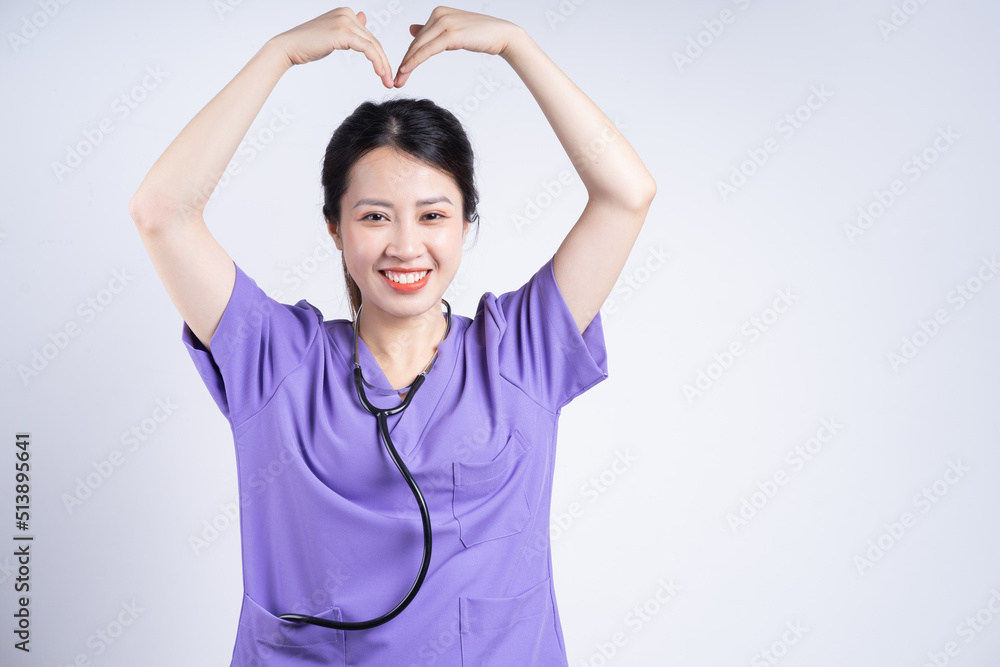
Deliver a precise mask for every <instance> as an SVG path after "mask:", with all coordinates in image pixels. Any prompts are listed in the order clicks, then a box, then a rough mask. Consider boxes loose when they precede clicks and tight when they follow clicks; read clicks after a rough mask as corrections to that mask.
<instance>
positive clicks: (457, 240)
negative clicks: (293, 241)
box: [330, 146, 470, 317]
mask: <svg viewBox="0 0 1000 667" xmlns="http://www.w3.org/2000/svg"><path fill="white" fill-rule="evenodd" d="M469 224H470V223H469V222H467V221H465V220H464V219H463V218H462V195H461V193H460V191H459V189H458V187H457V186H456V185H455V182H454V181H453V180H452V178H451V177H450V176H449V175H448V174H445V173H443V172H440V171H437V170H436V169H434V168H432V167H430V166H428V165H427V164H425V163H423V162H420V161H419V160H417V159H415V158H413V157H411V156H409V155H407V154H405V153H401V152H399V151H396V150H393V149H391V148H387V147H384V146H383V147H379V148H376V149H374V150H372V151H370V152H369V153H367V154H366V155H365V156H364V157H362V158H361V159H360V160H358V161H357V162H356V163H355V164H354V166H353V167H352V168H351V173H350V175H349V178H348V188H347V191H346V192H345V193H344V196H343V198H342V199H341V201H340V225H339V229H337V228H335V227H334V226H333V225H330V228H331V233H332V235H333V238H334V242H335V243H336V244H337V248H338V249H340V250H341V251H342V252H343V253H344V260H345V261H346V263H347V270H348V271H349V272H350V274H351V277H353V278H354V281H355V282H356V283H357V284H358V288H359V289H360V290H361V295H362V300H363V302H364V304H365V312H366V313H368V312H370V311H371V309H379V310H382V311H384V312H385V313H386V314H389V315H392V316H395V317H414V316H418V315H423V314H425V313H427V312H428V311H429V310H431V309H434V312H435V313H438V312H440V310H441V306H440V304H441V297H442V295H443V294H444V293H445V290H447V289H448V286H449V285H450V284H451V281H452V279H453V278H454V277H455V274H456V272H457V271H458V266H459V264H460V263H461V261H462V244H463V242H464V241H465V234H466V233H467V232H468V228H469Z"/></svg>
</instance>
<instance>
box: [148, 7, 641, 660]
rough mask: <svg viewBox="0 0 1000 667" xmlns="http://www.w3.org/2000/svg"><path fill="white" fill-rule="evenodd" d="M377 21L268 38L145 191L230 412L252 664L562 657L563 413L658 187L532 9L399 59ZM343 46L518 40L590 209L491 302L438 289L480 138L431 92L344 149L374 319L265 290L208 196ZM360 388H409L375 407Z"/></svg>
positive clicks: (204, 358) (334, 143) (457, 24)
mask: <svg viewBox="0 0 1000 667" xmlns="http://www.w3.org/2000/svg"><path fill="white" fill-rule="evenodd" d="M365 22H366V18H365V16H364V13H362V12H357V13H355V12H353V11H351V10H350V9H347V8H339V9H335V10H333V11H330V12H327V13H326V14H323V15H322V16H319V17H317V18H315V19H313V20H311V21H308V22H306V23H304V24H302V25H300V26H298V27H296V28H293V29H292V30H289V31H287V32H284V33H281V34H279V35H277V36H276V37H273V38H271V39H270V40H268V42H267V43H266V44H265V45H264V46H263V47H262V48H261V49H260V51H258V53H257V54H256V55H255V56H254V57H253V58H252V59H251V60H250V62H249V63H248V64H247V65H246V66H245V67H244V68H243V69H242V70H241V71H240V72H239V74H237V75H236V77H235V78H234V79H233V80H232V81H231V82H230V83H229V84H228V85H227V86H226V87H225V88H223V90H222V91H221V92H220V93H219V94H218V95H217V96H216V97H215V98H214V99H213V100H212V101H211V102H209V103H208V105H207V106H205V108H204V109H202V110H201V111H200V112H199V113H198V114H197V115H196V116H195V117H194V119H192V120H191V122H190V123H188V125H187V126H186V127H185V128H184V130H183V131H182V132H181V134H180V135H179V136H178V137H177V138H176V139H175V140H174V141H173V142H172V143H171V144H170V146H169V147H168V148H167V150H166V151H165V152H164V154H163V155H162V156H161V157H160V158H159V160H157V162H156V163H155V164H154V165H153V167H152V169H151V170H150V172H149V174H148V175H147V176H146V178H145V180H144V181H143V183H142V185H141V186H140V188H139V190H138V192H137V193H136V194H135V196H134V197H133V199H132V201H131V203H130V212H131V215H132V217H133V219H134V220H135V222H136V225H137V227H138V229H139V231H140V234H141V236H142V240H143V243H144V244H145V247H146V249H147V251H148V252H149V255H150V257H151V259H152V261H153V264H154V265H155V267H156V270H157V272H158V273H159V275H160V277H161V279H162V280H163V283H164V285H165V287H166V289H167V291H168V293H169V294H170V297H171V299H172V300H173V302H174V304H175V305H176V307H177V309H178V311H179V312H180V314H181V316H182V317H183V319H184V325H183V328H182V335H183V340H184V342H185V344H186V345H187V348H188V351H189V353H190V354H191V357H192V359H193V360H194V363H195V365H196V367H197V368H198V370H199V372H200V373H201V375H202V377H203V379H204V380H205V382H206V385H207V386H208V388H209V390H210V392H211V394H212V396H213V398H214V399H215V400H216V402H217V403H218V405H219V407H220V409H221V410H222V412H223V414H224V415H225V416H226V417H227V419H229V421H230V425H231V427H232V430H233V436H234V441H235V445H236V451H237V456H238V464H239V465H238V470H239V482H240V494H241V531H242V540H243V568H244V593H245V594H244V597H243V606H242V611H241V615H240V621H239V628H238V631H237V638H236V646H235V648H234V652H233V661H232V664H233V665H264V664H266V665H278V666H280V665H302V664H330V665H334V664H341V665H344V664H352V665H403V666H405V665H411V664H412V665H427V664H435V665H466V666H469V665H476V666H482V665H489V664H497V665H567V658H566V650H565V646H564V643H563V637H562V630H561V626H560V623H559V615H558V609H557V606H556V601H555V595H554V588H553V579H552V576H551V552H550V550H549V542H548V534H549V533H548V517H549V511H550V504H549V503H550V495H551V490H552V471H553V465H554V460H555V459H554V457H555V435H556V425H557V419H558V416H559V414H560V410H561V409H562V407H563V406H564V405H566V404H567V403H568V402H569V401H570V400H572V398H574V397H575V396H577V395H579V394H580V393H582V392H583V391H586V390H587V389H589V388H590V387H592V386H593V385H595V384H596V383H598V382H600V381H601V380H603V379H604V378H605V377H606V376H607V366H606V358H605V349H604V338H603V330H602V327H601V317H600V313H599V309H600V307H601V305H602V303H603V302H604V300H605V299H606V298H607V296H608V294H609V293H610V291H611V289H612V287H613V286H614V283H615V281H616V280H617V278H618V275H619V274H620V272H621V270H622V267H623V266H624V264H625V261H626V259H627V257H628V254H629V251H630V250H631V248H632V245H633V244H634V242H635V239H636V236H637V235H638V233H639V230H640V227H641V225H642V223H643V221H644V220H645V217H646V212H647V210H648V207H649V205H650V202H651V200H652V197H653V195H654V193H655V184H654V182H653V179H652V177H651V176H650V175H649V173H648V171H647V170H646V169H645V168H644V166H643V164H642V162H641V161H640V160H639V158H638V156H637V155H636V153H635V152H634V151H633V150H632V148H631V147H630V146H629V144H628V142H626V140H625V139H624V137H622V135H621V134H620V133H618V131H617V130H616V129H615V128H614V126H613V125H612V123H611V122H610V121H609V120H608V118H607V117H606V116H605V115H604V114H603V113H602V112H601V111H600V110H599V109H598V108H597V107H596V106H595V105H594V104H593V103H592V102H591V101H590V100H589V99H588V98H587V97H586V96H585V95H584V94H583V93H582V92H581V91H580V90H579V89H578V88H577V87H576V86H575V85H574V84H573V83H572V82H571V81H570V80H569V79H568V78H567V77H566V76H565V75H564V74H563V73H562V72H561V71H560V70H559V69H558V68H557V67H556V66H555V64H553V63H552V61H551V60H549V58H548V57H547V56H546V55H545V54H544V53H543V52H542V50H541V49H540V48H539V46H538V45H537V44H536V43H535V42H534V41H532V39H531V38H530V37H529V36H528V35H527V33H526V32H525V31H524V30H522V29H521V28H520V27H518V26H516V25H514V24H512V23H510V22H507V21H504V20H501V19H497V18H493V17H490V16H484V15H482V14H475V13H472V12H466V11H461V10H456V9H450V8H446V7H438V8H436V9H435V10H434V11H433V12H432V13H431V15H430V19H429V20H428V22H427V23H426V24H423V25H412V26H411V27H410V32H411V34H412V35H413V36H414V39H413V41H412V43H411V44H410V47H409V49H408V50H407V52H406V54H405V55H404V57H403V59H402V61H401V63H400V67H399V69H398V70H397V73H396V75H395V77H392V75H391V69H390V67H389V63H388V61H387V59H386V57H385V53H384V52H383V50H382V47H381V45H380V44H379V43H378V41H377V40H376V39H375V38H374V36H373V35H372V34H371V33H370V32H369V31H368V30H367V29H366V28H365ZM337 49H353V50H356V51H359V52H361V53H363V54H365V56H366V57H367V58H368V59H369V60H370V61H371V62H372V64H373V66H374V69H375V72H376V74H377V75H378V76H379V77H380V78H381V80H382V82H383V84H384V85H385V86H386V87H387V88H394V87H396V88H398V87H402V86H403V85H405V83H406V81H407V79H408V78H409V77H410V75H411V74H412V72H413V70H414V68H415V67H417V66H418V65H419V64H421V63H422V62H424V61H425V60H427V58H429V57H430V56H432V55H434V54H436V53H440V52H441V51H445V50H455V49H465V50H469V51H477V52H482V53H489V54H492V55H499V56H501V57H502V58H504V60H506V61H507V62H508V63H509V64H510V66H511V67H512V68H513V69H514V70H515V71H516V72H517V74H518V75H519V76H520V77H521V79H522V80H523V81H524V83H525V84H526V85H527V87H528V89H529V90H530V91H531V93H532V95H533V96H534V97H535V99H536V100H537V102H538V104H539V105H540V106H541V109H542V112H543V113H544V114H545V117H546V118H547V119H548V120H549V122H550V123H551V125H552V127H553V129H554V130H555V132H556V135H557V136H558V138H559V140H560V142H561V143H562V145H563V147H564V148H565V149H566V150H567V152H568V153H569V155H570V157H571V158H572V159H573V164H574V166H575V167H576V169H577V171H578V172H579V174H580V178H581V179H582V181H583V183H584V185H585V186H586V188H587V192H588V193H589V200H588V202H587V205H586V207H585V208H584V211H583V213H582V215H581V216H580V219H579V220H578V221H577V222H576V224H575V225H574V226H573V228H572V230H571V231H570V232H569V233H568V234H567V236H566V239H565V240H564V241H563V242H562V244H561V245H560V246H559V249H558V250H557V251H556V252H555V254H554V256H553V257H552V258H551V259H550V260H549V261H548V262H546V263H545V264H544V265H543V266H542V267H541V268H540V269H539V270H538V271H537V272H536V273H535V275H534V276H532V277H531V278H530V279H529V280H528V281H527V282H526V283H524V285H523V286H522V287H521V288H519V289H517V290H515V291H513V292H508V293H504V294H501V295H500V296H499V297H497V296H494V295H493V294H492V293H487V294H485V295H483V297H482V298H481V300H480V302H479V307H478V309H477V312H476V315H475V317H474V318H472V319H470V318H468V317H463V316H460V315H452V314H451V312H450V311H451V309H450V305H448V304H447V302H446V301H444V300H443V299H442V295H443V294H444V292H445V290H446V289H447V287H448V285H449V283H450V282H451V280H452V278H453V277H454V276H455V273H456V271H457V270H458V267H459V263H460V261H461V255H462V243H463V241H464V239H465V236H466V234H467V232H468V231H469V228H470V227H471V226H472V224H473V223H474V222H475V221H476V219H477V218H478V215H477V214H476V211H475V207H476V203H477V200H478V195H477V193H476V189H475V187H474V185H473V174H472V151H471V148H470V146H469V142H468V139H467V138H466V136H465V133H464V132H463V130H462V128H461V126H460V124H459V123H458V121H457V120H456V119H455V118H454V116H453V115H451V114H450V113H448V112H446V111H444V110H443V109H441V108H440V107H438V106H437V105H434V104H433V103H430V102H429V101H426V100H407V99H396V100H390V101H388V102H385V103H384V104H381V105H374V104H371V103H367V102H366V103H364V104H362V105H361V106H360V107H358V109H357V110H356V111H355V112H354V113H353V114H352V115H351V116H350V117H349V118H348V119H347V120H345V121H344V123H343V124H342V125H341V126H340V128H338V129H337V130H336V132H335V133H334V135H333V138H332V139H331V141H330V145H329V147H328V149H327V154H326V160H325V162H324V167H323V187H324V198H325V201H324V207H323V212H324V215H325V217H326V220H327V223H328V225H329V229H330V233H331V234H332V236H333V238H334V240H335V243H336V245H337V247H338V248H339V249H340V250H341V251H342V254H343V262H344V270H345V277H346V279H347V283H348V287H349V292H350V294H351V304H352V315H353V321H348V320H330V321H324V319H323V315H322V313H321V312H320V311H319V310H318V309H317V308H316V307H315V306H312V305H311V304H309V303H308V302H307V301H305V300H302V301H299V302H298V303H296V304H295V305H294V306H292V305H286V304H281V303H278V302H276V301H274V300H273V299H271V298H269V297H268V296H267V295H266V294H265V293H264V292H263V291H262V290H261V289H260V288H259V287H258V286H257V284H256V283H255V282H254V281H253V280H252V279H250V278H249V277H248V276H247V275H246V274H245V273H244V272H243V271H242V269H241V268H240V267H239V266H238V265H237V264H235V263H234V261H233V260H232V259H231V258H230V257H229V255H228V254H227V253H226V251H225V250H223V249H222V248H221V247H220V246H219V244H218V243H217V242H216V241H215V239H213V238H212V236H211V235H210V233H209V231H208V228H207V227H206V225H205V222H204V219H203V216H202V212H203V209H204V205H205V203H206V201H207V198H208V195H209V194H210V193H211V192H212V190H213V189H214V188H215V185H216V183H217V182H218V180H219V178H220V177H221V175H222V173H223V170H224V169H225V167H226V165H227V164H228V162H229V160H230V158H231V157H232V155H233V154H234V152H235V151H236V148H237V146H238V145H239V142H240V140H241V139H242V137H243V136H244V135H245V134H246V132H247V130H248V128H249V126H250V123H251V121H252V120H253V119H254V118H255V116H256V115H257V113H258V112H259V110H260V108H261V106H262V105H263V103H264V100H265V99H266V98H267V96H268V95H269V94H270V91H271V90H272V89H273V87H274V85H275V84H276V82H277V81H278V79H279V78H280V77H281V75H282V74H283V73H284V72H285V71H286V70H288V69H289V68H290V67H291V66H292V65H301V64H305V63H308V62H312V61H314V60H318V59H320V58H323V57H325V56H327V55H329V54H330V53H331V52H332V51H334V50H337ZM442 307H444V310H442ZM355 350H357V352H355ZM355 354H357V357H356V358H357V364H358V366H359V367H360V369H361V377H360V378H358V377H356V376H355V375H354V366H355V363H354V362H355ZM418 388H419V393H418ZM362 393H364V395H365V396H366V397H367V398H365V399H363V398H362ZM400 398H402V399H403V402H402V403H401V401H400ZM364 400H368V401H370V404H371V405H372V406H373V408H372V409H373V410H375V409H377V408H390V407H393V406H399V405H403V404H405V403H406V401H410V400H412V403H411V404H410V405H409V406H408V407H407V408H406V409H405V410H403V411H402V412H398V413H396V414H394V415H392V416H388V417H382V418H373V417H372V413H370V412H369V411H368V410H367V409H366V408H365V406H364V403H363V401H364ZM389 440H391V441H392V442H393V443H394V447H390V444H389ZM383 444H384V445H385V449H384V450H383V448H382V445H383ZM387 454H388V455H387ZM397 457H398V458H399V460H400V462H399V463H398V464H397V463H396V462H395V459H396V458H397ZM269 466H270V467H269ZM404 468H405V469H406V470H407V472H405V473H404V472H403V471H404ZM267 470H273V471H277V472H274V473H272V474H263V475H262V474H260V473H261V471H267ZM400 473H403V475H404V477H405V475H406V474H407V473H408V474H410V475H412V478H413V480H414V481H415V483H416V487H417V488H414V487H413V486H410V485H409V483H408V482H406V481H404V479H401V478H400ZM421 492H422V493H421ZM428 533H430V535H428ZM429 536H431V537H432V540H431V542H428V541H427V539H426V538H427V537H429ZM429 544H433V549H431V550H429V551H428V545H429ZM422 549H423V551H422ZM422 556H423V557H424V560H421V557H422ZM418 584H419V585H420V587H419V590H416V587H417V585H418ZM415 590H416V594H415V596H414V595H413V592H414V591H415ZM407 598H408V599H407ZM387 617H390V618H387ZM376 619H381V621H380V622H377V623H372V624H370V625H367V626H365V627H363V628H362V629H359V628H357V627H353V628H352V627H350V626H349V625H347V624H351V623H353V624H355V625H356V626H357V625H365V623H366V622H368V621H375V620H376ZM323 623H326V624H327V625H326V626H324V625H323ZM338 624H339V626H338Z"/></svg>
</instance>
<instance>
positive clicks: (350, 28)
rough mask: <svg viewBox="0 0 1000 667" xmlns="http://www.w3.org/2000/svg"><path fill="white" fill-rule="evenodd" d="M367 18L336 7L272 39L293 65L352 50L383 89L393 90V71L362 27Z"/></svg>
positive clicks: (373, 36)
mask: <svg viewBox="0 0 1000 667" xmlns="http://www.w3.org/2000/svg"><path fill="white" fill-rule="evenodd" d="M367 21H368V18H367V17H366V16H365V13H364V12H358V13H357V14H355V13H354V11H352V10H351V9H349V8H347V7H338V8H337V9H333V10H331V11H328V12H327V13H326V14H323V15H321V16H317V17H316V18H314V19H312V20H311V21H306V22H305V23H303V24H302V25H299V26H296V27H294V28H292V29H291V30H286V31H285V32H283V33H281V34H280V35H276V36H275V37H273V38H272V41H274V42H276V43H277V44H279V45H280V46H281V47H282V48H283V49H284V51H285V54H286V55H287V56H288V60H289V62H291V64H293V65H304V64H306V63H308V62H312V61H314V60H319V59H320V58H325V57H326V56H328V55H330V54H331V53H332V52H333V51H337V50H340V51H346V50H348V49H353V50H354V51H359V52H361V53H363V54H364V55H365V57H366V58H368V60H370V61H372V64H373V65H374V66H375V73H376V74H378V75H379V77H380V78H381V79H382V83H383V85H385V87H386V88H392V68H391V67H390V66H389V59H388V58H386V56H385V51H383V50H382V45H381V44H379V41H378V40H377V39H375V35H373V34H372V33H371V31H370V30H368V28H366V27H365V24H366V23H367Z"/></svg>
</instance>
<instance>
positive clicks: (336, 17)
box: [272, 7, 521, 88]
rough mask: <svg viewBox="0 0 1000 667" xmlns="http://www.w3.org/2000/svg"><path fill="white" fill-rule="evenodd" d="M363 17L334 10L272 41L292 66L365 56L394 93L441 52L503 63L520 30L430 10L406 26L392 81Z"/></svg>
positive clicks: (462, 14)
mask: <svg viewBox="0 0 1000 667" xmlns="http://www.w3.org/2000/svg"><path fill="white" fill-rule="evenodd" d="M367 20H368V19H367V17H366V16H365V13H364V12H357V13H355V12H354V11H353V10H351V9H349V8H347V7H338V8H337V9H334V10H331V11H329V12H327V13H325V14H322V15H321V16H318V17H316V18H314V19H312V20H311V21H307V22H305V23H303V24H301V25H298V26H296V27H294V28H292V29H291V30H287V31H285V32H283V33H281V34H279V35H277V36H275V37H274V38H273V39H272V41H274V42H276V43H277V44H279V45H281V47H282V48H283V49H284V51H285V54H286V55H287V56H288V60H289V62H290V63H291V64H292V65H304V64H305V63H308V62H312V61H314V60H319V59H320V58H325V57H326V56H328V55H330V53H332V52H333V51H337V50H348V49H351V50H354V51H358V52H360V53H362V54H364V55H365V57H366V58H368V60H370V61H371V62H372V65H373V66H374V67H375V73H376V74H378V76H379V77H380V78H381V79H382V83H383V84H384V85H385V86H386V88H394V87H395V88H400V87H402V86H403V84H405V83H406V81H407V79H409V77H410V73H411V72H413V70H414V68H416V66H417V65H419V64H420V63H422V62H424V61H425V60H427V59H428V58H430V57H431V56H432V55H434V54H436V53H440V52H442V51H455V50H458V49H465V50H467V51H477V52H479V53H489V54H491V55H499V56H501V57H505V56H506V55H507V53H508V49H509V46H510V42H511V40H512V38H513V37H514V35H515V34H516V32H517V31H519V30H521V28H520V27H519V26H517V25H515V24H513V23H511V22H510V21H504V20H503V19H498V18H494V17H492V16H487V15H485V14H476V13H475V12H467V11H464V10H461V9H453V8H451V7H435V8H434V11H432V12H431V15H430V18H429V19H428V20H427V23H424V24H419V23H414V24H411V25H410V34H411V35H413V41H412V42H410V48H409V49H407V50H406V54H405V55H404V56H403V59H402V60H401V61H400V63H399V68H398V69H397V71H396V76H395V78H393V77H392V68H391V67H390V66H389V59H388V58H386V55H385V51H384V50H383V49H382V45H381V44H380V43H379V41H378V40H377V39H376V38H375V35H373V34H372V33H371V31H370V30H368V28H366V27H365V24H366V23H367Z"/></svg>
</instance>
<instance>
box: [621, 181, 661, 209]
mask: <svg viewBox="0 0 1000 667" xmlns="http://www.w3.org/2000/svg"><path fill="white" fill-rule="evenodd" d="M655 196H656V181H654V180H653V177H652V176H651V175H649V176H647V178H645V179H643V182H642V184H641V185H636V186H634V187H633V189H632V190H631V191H630V194H629V195H628V196H627V197H626V198H625V199H624V205H625V206H626V207H627V208H629V209H630V210H634V211H645V210H647V209H649V206H650V204H652V203H653V198H654V197H655Z"/></svg>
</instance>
